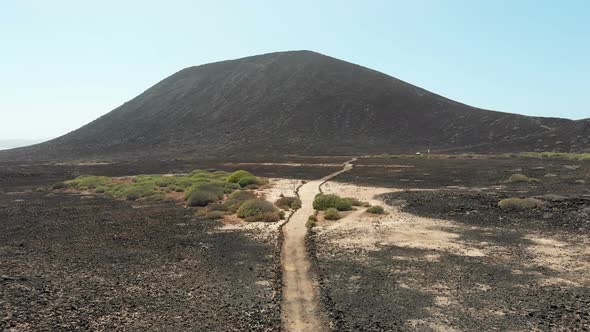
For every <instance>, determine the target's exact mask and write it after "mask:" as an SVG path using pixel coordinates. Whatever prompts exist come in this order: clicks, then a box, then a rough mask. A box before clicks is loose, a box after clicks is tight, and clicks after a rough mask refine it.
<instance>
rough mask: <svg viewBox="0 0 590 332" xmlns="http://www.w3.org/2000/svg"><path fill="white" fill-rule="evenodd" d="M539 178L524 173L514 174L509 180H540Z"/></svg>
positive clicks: (513, 181)
mask: <svg viewBox="0 0 590 332" xmlns="http://www.w3.org/2000/svg"><path fill="white" fill-rule="evenodd" d="M538 181H539V180H537V179H535V178H529V177H528V176H526V175H524V174H512V175H511V176H510V178H508V182H512V183H515V182H538Z"/></svg>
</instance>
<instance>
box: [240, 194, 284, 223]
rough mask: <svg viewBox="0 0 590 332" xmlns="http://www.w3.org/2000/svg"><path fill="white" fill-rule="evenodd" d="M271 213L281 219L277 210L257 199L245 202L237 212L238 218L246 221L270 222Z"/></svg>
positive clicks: (266, 202) (270, 204)
mask: <svg viewBox="0 0 590 332" xmlns="http://www.w3.org/2000/svg"><path fill="white" fill-rule="evenodd" d="M269 213H272V214H275V215H276V216H277V220H279V219H280V216H279V214H278V210H277V208H276V207H275V206H274V205H273V204H272V203H270V202H268V201H265V200H264V199H260V198H255V199H250V200H247V201H245V202H244V203H243V204H242V206H240V208H239V209H238V211H237V214H238V217H240V218H244V219H245V220H246V221H264V220H270V217H269V216H268V214H269Z"/></svg>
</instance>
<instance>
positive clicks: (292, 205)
mask: <svg viewBox="0 0 590 332" xmlns="http://www.w3.org/2000/svg"><path fill="white" fill-rule="evenodd" d="M275 205H276V206H277V207H279V208H281V209H283V210H289V209H293V210H297V209H299V208H300V207H301V200H300V199H299V197H281V198H279V199H277V201H276V202H275Z"/></svg>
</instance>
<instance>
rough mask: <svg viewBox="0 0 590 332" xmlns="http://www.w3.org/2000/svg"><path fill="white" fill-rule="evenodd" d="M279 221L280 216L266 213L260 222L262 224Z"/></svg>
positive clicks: (275, 213)
mask: <svg viewBox="0 0 590 332" xmlns="http://www.w3.org/2000/svg"><path fill="white" fill-rule="evenodd" d="M279 220H281V216H279V214H278V213H277V212H267V213H265V214H263V215H262V219H261V221H263V222H277V221H279Z"/></svg>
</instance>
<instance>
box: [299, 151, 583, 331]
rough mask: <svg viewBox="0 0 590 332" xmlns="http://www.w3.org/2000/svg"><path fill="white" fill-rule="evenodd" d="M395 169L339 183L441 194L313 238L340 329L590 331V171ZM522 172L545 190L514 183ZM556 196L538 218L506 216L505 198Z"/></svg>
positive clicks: (545, 166)
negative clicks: (514, 177)
mask: <svg viewBox="0 0 590 332" xmlns="http://www.w3.org/2000/svg"><path fill="white" fill-rule="evenodd" d="M383 159H384V158H377V160H369V161H367V160H364V159H361V160H359V162H360V163H361V164H362V163H377V162H379V163H380V164H384V163H383ZM396 163H399V164H400V167H390V168H387V167H382V166H369V167H364V166H360V167H356V168H355V169H353V170H352V171H351V172H349V173H345V174H343V175H342V176H341V177H339V178H337V179H336V180H337V181H343V182H351V183H354V184H356V185H372V186H379V187H392V188H395V187H398V188H403V189H415V188H424V189H428V188H443V190H436V191H431V190H427V191H414V190H412V191H401V192H395V193H390V194H384V195H382V196H379V198H380V199H381V200H382V201H384V203H383V204H384V205H386V206H388V208H389V209H390V210H391V212H390V214H389V215H388V216H380V217H367V216H364V215H362V214H361V215H359V216H358V219H355V220H347V221H345V220H340V221H337V222H335V224H323V225H322V224H320V225H319V226H318V227H317V228H315V229H314V230H313V231H312V232H311V233H310V235H309V236H308V239H307V246H308V249H309V250H310V252H311V254H312V259H313V261H314V265H315V267H316V269H317V273H318V276H319V279H320V280H319V282H320V286H321V287H320V288H321V297H322V303H323V305H324V306H325V307H326V308H327V309H328V311H329V313H330V315H331V318H332V323H333V330H334V331H475V330H481V331H590V279H589V278H588V276H589V275H590V224H589V223H590V221H589V220H590V209H589V208H590V197H589V196H588V193H589V191H588V190H589V187H588V186H587V185H585V184H584V183H582V181H586V182H588V181H589V180H590V176H589V173H588V172H589V169H590V167H588V164H587V163H575V162H571V161H542V160H522V159H505V160H504V159H502V160H492V161H490V160H475V161H473V160H440V161H435V160H417V161H416V160H399V159H391V161H390V162H389V164H388V165H389V166H392V165H394V164H396ZM402 166H403V167H402ZM406 166H410V167H406ZM565 166H574V167H573V168H572V167H565ZM514 173H525V174H527V175H529V176H532V177H536V178H539V179H540V180H541V182H534V183H524V184H523V183H506V182H505V180H506V179H507V178H508V177H509V176H510V175H511V174H514ZM546 173H552V174H555V175H556V176H555V177H544V174H546ZM401 179H408V181H400V180H401ZM578 180H582V181H578ZM447 186H452V187H450V188H447ZM359 192H361V191H360V190H359ZM547 194H552V195H551V196H548V197H540V198H541V199H543V200H545V201H546V205H545V206H544V207H542V208H538V209H532V210H526V211H518V210H503V209H500V208H499V207H498V206H497V203H498V201H499V200H500V199H502V198H505V197H512V196H519V197H531V196H543V195H547ZM556 194H557V195H562V196H565V197H556V196H554V195H556ZM437 236H440V237H437ZM441 243H442V244H444V245H446V246H439V244H441Z"/></svg>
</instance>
